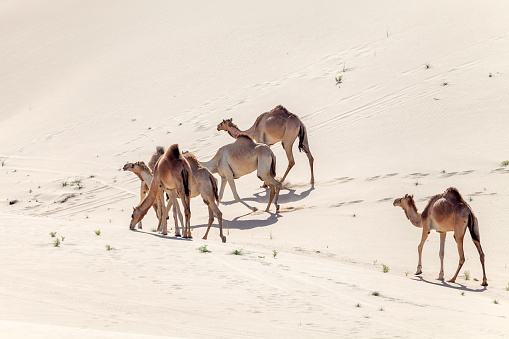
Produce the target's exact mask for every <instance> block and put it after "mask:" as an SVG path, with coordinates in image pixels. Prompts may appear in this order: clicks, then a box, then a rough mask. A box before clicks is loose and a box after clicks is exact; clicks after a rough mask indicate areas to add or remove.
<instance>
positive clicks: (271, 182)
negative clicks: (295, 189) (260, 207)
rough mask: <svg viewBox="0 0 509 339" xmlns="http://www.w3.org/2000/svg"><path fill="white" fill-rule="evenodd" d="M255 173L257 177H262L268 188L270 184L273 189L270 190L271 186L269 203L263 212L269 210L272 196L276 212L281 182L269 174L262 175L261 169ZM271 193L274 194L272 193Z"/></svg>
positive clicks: (277, 210)
mask: <svg viewBox="0 0 509 339" xmlns="http://www.w3.org/2000/svg"><path fill="white" fill-rule="evenodd" d="M257 175H258V177H260V178H262V180H263V181H265V182H266V183H267V185H268V186H269V188H270V187H271V186H273V187H274V191H272V188H271V196H270V198H269V199H270V200H269V204H268V205H267V209H266V210H265V212H268V211H269V208H270V203H271V202H272V198H274V205H275V206H276V212H279V205H278V204H277V200H278V199H279V191H280V190H281V183H280V182H278V181H277V180H276V179H274V178H272V177H271V176H269V175H262V173H261V171H258V174H257ZM272 194H274V195H272Z"/></svg>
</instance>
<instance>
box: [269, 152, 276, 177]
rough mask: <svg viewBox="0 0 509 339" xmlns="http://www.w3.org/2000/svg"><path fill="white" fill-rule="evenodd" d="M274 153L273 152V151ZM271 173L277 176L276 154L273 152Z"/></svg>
mask: <svg viewBox="0 0 509 339" xmlns="http://www.w3.org/2000/svg"><path fill="white" fill-rule="evenodd" d="M271 153H272V152H271ZM270 175H272V177H274V178H275V177H276V156H275V155H274V153H272V163H271V164H270Z"/></svg>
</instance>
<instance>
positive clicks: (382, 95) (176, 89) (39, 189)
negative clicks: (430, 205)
mask: <svg viewBox="0 0 509 339" xmlns="http://www.w3.org/2000/svg"><path fill="white" fill-rule="evenodd" d="M508 10H509V5H507V4H505V3H503V2H496V1H483V2H469V3H465V2H460V1H449V2H447V3H446V4H444V3H442V2H438V1H432V2H427V3H426V4H422V3H417V2H408V1H407V2H402V1H389V2H381V3H378V2H374V1H365V2H342V1H340V2H337V1H326V2H320V3H319V4H316V3H308V2H298V3H296V2H288V1H286V2H277V3H274V2H270V1H262V2H260V1H257V2H256V3H254V2H253V3H245V2H233V1H219V2H210V3H204V2H198V1H180V2H166V1H153V2H150V3H142V2H139V1H110V2H106V3H103V2H97V3H90V2H87V3H84V2H83V3H80V2H65V1H49V2H48V1H46V2H38V1H23V2H14V1H4V2H3V3H1V4H0V23H1V24H0V37H1V38H0V49H1V50H2V58H1V60H2V61H1V62H0V79H1V80H0V124H1V126H2V133H0V142H1V145H2V146H1V147H0V161H1V162H2V167H1V168H0V185H1V187H2V191H1V196H0V200H2V201H3V203H2V204H0V229H1V230H2V234H3V239H4V241H3V245H2V246H1V247H0V256H1V257H2V258H4V260H3V264H2V270H0V280H1V281H2V284H1V286H0V305H1V306H0V310H1V311H2V312H0V314H1V315H0V337H2V338H3V337H5V338H46V337H48V338H49V337H52V338H53V337H66V338H84V337H86V338H92V337H93V338H130V337H132V338H140V337H147V338H153V337H154V338H155V337H182V338H197V337H217V338H234V337H235V338H238V337H263V338H267V337H273V338H288V337H298V338H301V337H307V338H316V337H320V338H322V337H331V338H332V337H334V338H337V337H346V338H350V337H351V338H393V337H404V338H420V337H423V338H425V337H433V338H435V337H442V338H460V337H465V336H467V335H468V336H474V337H481V336H482V337H486V338H499V337H500V338H502V337H506V336H507V332H508V331H509V325H508V324H509V321H508V315H509V299H508V297H507V296H508V293H509V292H508V291H507V288H508V287H509V271H508V268H507V265H508V264H509V252H508V250H507V241H506V239H507V238H508V237H509V231H508V229H507V227H505V225H506V220H507V219H508V218H509V213H508V211H507V206H508V205H509V179H508V178H509V176H508V174H509V167H507V166H502V162H503V161H505V160H509V154H508V150H509V138H508V137H507V127H508V126H509V120H508V118H507V111H508V109H509V99H508V97H507V95H506V93H507V92H508V90H509V81H507V75H508V74H509V47H508V46H509V41H508V39H509V22H508V21H507V15H506V13H507V12H508ZM428 66H429V67H428ZM338 76H342V83H341V84H339V85H336V81H335V77H338ZM279 104H282V105H284V106H285V107H286V108H287V109H288V110H289V111H291V112H293V113H295V114H297V115H298V116H299V117H300V118H301V120H302V121H303V122H304V124H305V125H306V128H307V132H308V135H309V143H310V147H311V151H312V153H313V156H314V158H315V178H316V184H315V185H314V186H311V185H310V184H309V178H310V174H309V166H308V161H307V158H306V156H305V155H304V154H303V153H299V152H298V151H297V147H296V146H294V154H295V159H296V165H295V167H294V168H293V169H292V171H291V172H290V174H289V176H288V178H287V179H288V180H287V182H285V188H284V189H283V190H282V191H281V195H280V198H279V201H280V204H281V213H279V214H273V213H265V212H261V211H257V212H254V213H251V212H250V211H249V210H248V209H247V208H245V207H244V206H242V205H241V204H239V203H237V202H235V201H234V199H233V196H232V194H231V191H230V189H229V187H227V189H226V193H225V196H224V199H223V201H222V202H221V205H220V208H221V211H222V213H223V218H224V227H225V233H226V237H227V242H226V243H225V244H223V243H221V240H220V238H219V231H218V228H217V227H216V224H214V226H213V228H212V229H211V232H210V234H209V239H208V240H206V241H205V240H202V239H201V237H202V236H203V235H204V233H205V230H206V226H207V218H208V212H207V209H206V206H205V205H204V204H203V203H202V202H201V201H200V199H199V198H198V199H193V200H192V202H191V209H192V219H191V224H192V228H193V230H192V233H193V238H194V239H193V240H183V239H180V238H175V237H174V236H173V233H174V231H173V230H171V231H170V232H169V234H168V236H162V235H159V234H157V233H156V232H153V231H152V229H153V228H155V227H156V225H157V224H156V222H157V220H156V218H155V215H154V213H153V212H152V211H150V212H149V213H148V215H147V217H146V218H145V219H144V228H143V230H138V231H136V232H132V231H129V230H128V225H129V221H130V216H131V209H132V208H133V207H134V206H135V205H136V204H137V203H138V202H139V179H138V178H136V177H135V176H134V175H132V174H131V173H127V172H123V171H121V168H122V166H123V165H124V164H125V163H126V162H128V161H131V162H132V161H138V160H144V161H146V162H147V161H148V160H149V158H150V155H151V154H152V152H153V151H154V150H155V147H156V146H157V145H163V146H169V145H171V144H173V143H178V144H179V145H180V147H181V148H182V149H184V150H189V151H192V152H194V153H195V154H196V155H197V157H198V158H199V159H200V160H202V161H205V160H209V159H210V158H212V156H213V155H214V154H215V152H216V151H217V149H218V148H219V147H221V146H222V145H224V144H227V143H230V142H232V141H233V139H232V138H231V137H230V136H229V135H228V134H227V133H225V132H222V131H221V132H219V131H217V130H216V126H217V124H218V123H219V122H220V121H222V119H225V118H233V120H234V122H235V123H236V124H237V125H238V126H239V128H241V129H247V128H248V127H250V126H251V125H252V123H253V122H254V120H255V118H256V117H257V116H258V115H259V114H261V113H263V112H266V111H269V110H270V109H272V108H273V107H275V106H276V105H279ZM272 150H273V151H274V153H275V154H276V157H277V173H278V175H279V176H280V177H281V176H282V174H283V173H284V171H285V169H286V166H287V159H286V156H285V152H284V150H283V149H282V147H281V145H280V144H277V145H274V146H273V147H272ZM260 184H261V183H260V181H259V180H258V178H257V177H256V175H255V174H251V175H248V176H245V177H242V178H240V179H239V180H238V181H237V189H238V192H239V194H240V196H241V197H242V198H244V199H245V200H246V201H247V202H248V203H249V204H251V205H254V206H256V207H258V208H260V209H263V208H264V207H265V206H266V203H267V199H268V195H267V194H268V192H267V191H266V190H265V189H264V188H260ZM451 186H453V187H457V188H458V189H459V191H460V192H461V193H462V195H463V197H464V198H465V200H466V201H468V203H469V204H470V205H471V207H472V209H473V210H474V212H475V214H476V216H477V217H478V219H479V226H480V233H481V244H482V246H483V249H484V252H485V254H486V272H487V277H488V283H489V286H488V287H487V288H484V287H482V286H480V281H478V280H481V279H482V272H481V265H480V262H479V255H478V253H477V251H476V248H475V246H474V245H473V243H472V241H471V239H470V235H466V236H465V242H464V244H465V254H466V262H465V264H464V266H463V268H462V270H461V273H460V276H459V277H458V279H457V281H456V283H442V282H441V281H438V280H436V278H437V276H438V273H439V270H440V262H439V258H438V251H439V236H438V234H436V233H435V232H432V233H431V234H430V236H429V238H428V241H427V242H426V244H425V247H424V251H423V274H422V275H420V276H414V275H413V273H414V272H415V269H416V266H417V245H418V243H419V241H420V236H421V230H419V229H417V228H415V227H413V226H412V225H411V224H410V222H409V221H408V220H406V218H405V214H404V213H403V211H402V210H401V209H400V208H395V207H393V206H392V202H393V201H394V199H396V198H398V197H401V196H403V195H404V194H406V193H408V194H413V195H414V197H415V200H416V204H417V208H418V209H419V210H420V211H422V210H423V209H424V207H425V205H426V203H427V201H428V199H429V198H430V197H431V196H433V195H434V194H437V193H441V192H443V191H444V190H445V189H446V188H448V187H451ZM170 224H171V223H170ZM95 230H100V231H101V232H100V235H96V234H95V232H94V231H95ZM51 232H56V234H55V237H54V238H53V237H51V236H50V233H51ZM62 237H64V238H63V239H62ZM57 238H58V239H60V242H61V244H60V246H58V247H55V246H54V241H55V239H57ZM447 238H448V239H447V242H446V249H445V276H446V279H449V278H451V277H452V275H453V274H454V272H455V269H456V267H457V264H458V253H457V249H456V244H455V242H454V240H453V237H452V234H449V235H448V237H447ZM106 245H109V246H110V248H111V247H114V248H115V249H114V250H110V251H108V250H107V249H106ZM204 245H206V246H207V248H208V249H209V250H211V253H201V252H200V251H198V248H199V247H200V246H204ZM234 250H237V251H242V254H243V255H233V254H231V252H232V251H234ZM383 265H385V266H387V267H388V268H389V272H387V273H384V272H383ZM465 272H468V274H469V280H466V279H465ZM373 292H379V295H378V296H375V295H373Z"/></svg>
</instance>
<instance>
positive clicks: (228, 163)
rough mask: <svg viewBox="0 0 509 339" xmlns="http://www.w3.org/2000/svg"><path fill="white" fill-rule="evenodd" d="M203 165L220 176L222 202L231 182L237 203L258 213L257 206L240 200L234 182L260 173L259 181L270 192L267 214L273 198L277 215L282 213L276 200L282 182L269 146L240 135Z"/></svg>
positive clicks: (220, 197)
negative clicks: (277, 176) (262, 182)
mask: <svg viewBox="0 0 509 339" xmlns="http://www.w3.org/2000/svg"><path fill="white" fill-rule="evenodd" d="M201 165H203V166H204V167H206V168H207V169H208V170H209V171H210V172H212V173H218V174H219V175H220V176H221V190H220V192H219V200H221V199H222V198H223V193H224V188H225V186H226V182H227V181H228V184H230V188H231V189H232V192H233V196H234V198H235V200H237V201H239V202H241V203H242V204H244V205H245V206H246V207H247V208H249V209H251V210H253V211H256V210H257V209H256V207H251V206H249V205H248V204H247V203H246V202H244V201H243V200H242V199H241V198H240V197H239V195H238V193H237V189H236V187H235V180H234V179H237V178H240V177H241V176H243V175H246V174H249V173H251V172H253V171H255V170H257V176H258V178H259V179H260V180H262V181H264V182H265V183H266V184H267V185H268V186H269V189H270V198H269V204H268V205H267V209H266V210H265V211H266V212H268V211H269V208H270V204H271V202H272V200H273V199H274V205H275V206H276V212H278V211H279V205H278V204H277V200H278V196H279V190H280V188H281V183H280V182H278V181H277V180H276V179H275V176H276V157H275V156H274V153H272V151H271V149H270V147H269V146H267V145H264V144H258V143H255V142H254V141H253V140H252V139H251V138H250V137H248V136H247V135H243V134H240V135H238V136H237V138H236V140H235V142H233V143H231V144H228V145H225V146H223V147H221V148H220V149H219V150H218V151H217V153H216V155H215V156H214V157H213V158H212V159H211V160H209V161H207V162H202V163H201Z"/></svg>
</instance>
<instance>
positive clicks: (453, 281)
mask: <svg viewBox="0 0 509 339" xmlns="http://www.w3.org/2000/svg"><path fill="white" fill-rule="evenodd" d="M447 282H450V283H455V282H456V279H451V280H447Z"/></svg>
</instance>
